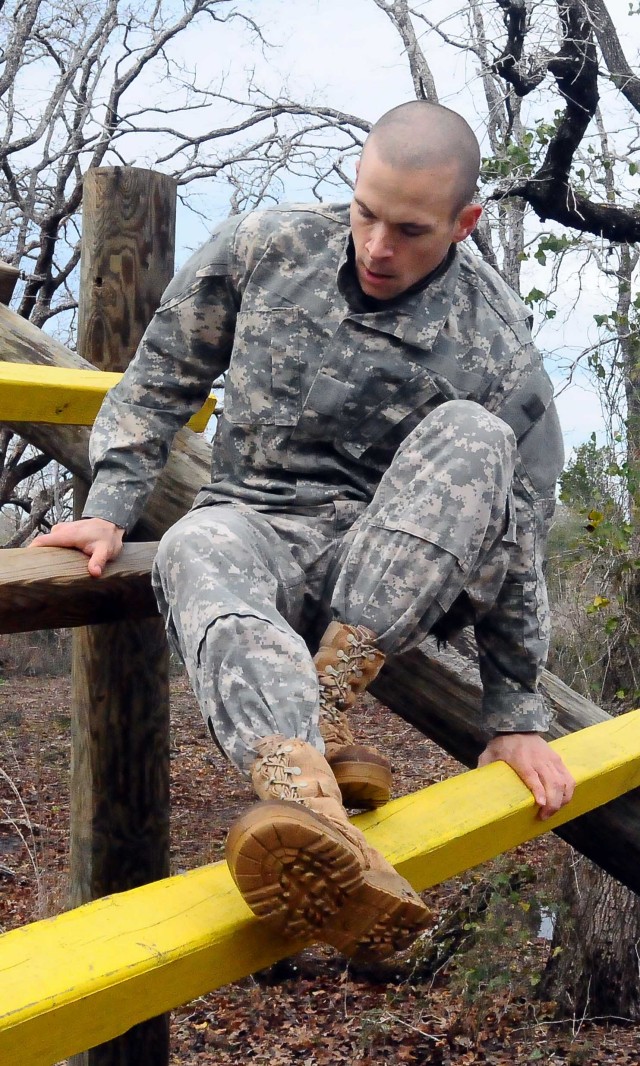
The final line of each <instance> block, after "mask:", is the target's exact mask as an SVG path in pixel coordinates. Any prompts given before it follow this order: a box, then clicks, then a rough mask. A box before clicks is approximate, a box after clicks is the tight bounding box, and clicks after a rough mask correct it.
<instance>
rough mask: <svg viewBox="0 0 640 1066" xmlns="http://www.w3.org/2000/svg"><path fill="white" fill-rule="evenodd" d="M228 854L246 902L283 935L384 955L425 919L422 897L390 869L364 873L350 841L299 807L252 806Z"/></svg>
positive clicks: (404, 943) (362, 954)
mask: <svg viewBox="0 0 640 1066" xmlns="http://www.w3.org/2000/svg"><path fill="white" fill-rule="evenodd" d="M226 854H227V862H228V863H229V868H230V870H231V874H232V877H233V879H234V881H235V883H236V885H237V887H238V889H239V891H240V893H241V895H242V897H243V898H244V900H245V902H246V903H247V905H248V906H249V907H250V908H251V910H252V911H253V913H254V914H256V915H257V916H258V917H260V918H263V919H265V920H266V921H268V922H269V925H270V926H271V928H273V929H274V931H276V932H278V933H280V934H281V935H282V936H284V937H286V938H287V939H298V938H300V939H306V940H320V941H323V942H325V943H328V944H331V945H332V947H335V948H337V949H338V951H340V952H342V954H344V955H346V956H348V957H358V958H362V959H364V960H366V959H368V958H371V959H373V958H384V957H385V956H387V955H391V954H393V953H394V952H396V951H400V950H403V949H404V948H407V947H409V945H410V944H411V943H413V941H414V940H415V938H416V936H417V935H418V934H419V933H420V932H421V930H422V929H424V928H425V927H426V925H427V924H428V922H429V911H428V909H427V908H426V907H425V905H424V904H423V903H422V900H421V899H420V897H419V896H417V895H416V894H415V893H414V892H413V889H412V888H411V886H410V885H409V884H408V882H407V881H405V880H404V878H402V877H400V875H399V874H398V873H396V871H395V870H393V868H392V867H389V870H388V871H378V870H370V869H369V870H366V869H365V868H364V861H363V858H362V855H361V853H360V851H359V849H358V848H356V847H355V845H353V844H351V842H350V841H349V840H348V839H347V838H346V837H345V836H344V835H343V834H342V833H341V832H340V831H339V830H338V829H336V828H335V827H334V825H333V824H332V823H331V822H330V821H328V820H327V819H325V818H324V817H323V816H322V815H319V814H315V813H314V812H312V811H309V810H307V809H306V808H305V807H302V806H301V805H299V804H296V803H288V802H285V801H279V800H275V801H273V802H266V803H261V804H259V805H257V806H256V807H252V808H251V809H250V810H249V811H247V813H246V814H245V815H243V816H242V817H241V818H240V819H239V820H238V821H237V822H235V823H234V825H233V826H232V828H231V831H230V833H229V836H228V838H227V844H226Z"/></svg>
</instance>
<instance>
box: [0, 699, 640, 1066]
mask: <svg viewBox="0 0 640 1066" xmlns="http://www.w3.org/2000/svg"><path fill="white" fill-rule="evenodd" d="M554 746H555V747H556V749H557V750H558V751H559V752H560V754H561V755H562V757H563V758H564V759H565V760H566V762H567V764H568V766H569V767H570V769H571V771H572V772H573V774H574V776H575V778H576V780H577V788H576V793H575V796H574V799H573V800H572V802H571V804H570V805H569V806H568V807H566V808H564V809H563V810H562V811H560V812H559V813H558V814H557V815H555V816H554V817H553V818H552V819H551V820H550V821H549V822H540V821H539V820H538V819H537V817H536V808H535V804H534V802H533V799H532V797H531V795H530V793H529V791H528V790H527V789H526V788H525V786H524V785H523V784H522V783H521V782H520V781H519V779H518V778H517V777H516V775H515V773H514V772H513V771H512V770H510V769H509V768H508V767H507V766H505V765H504V764H503V763H495V764H493V765H491V766H486V767H483V768H482V769H481V770H474V771H470V772H468V773H463V774H460V775H459V776H458V777H453V778H449V779H448V780H446V781H441V782H439V783H438V784H435V785H432V786H431V787H429V788H426V789H424V790H422V791H421V792H417V793H414V794H412V795H410V796H405V797H403V798H402V799H398V800H394V801H392V802H391V803H389V804H387V805H386V806H385V807H382V808H379V809H378V810H377V811H372V812H370V813H368V814H365V815H359V816H358V817H357V818H355V819H354V822H355V824H357V825H359V827H360V828H361V829H363V831H364V832H365V834H366V836H367V838H368V840H369V841H370V842H371V844H372V845H373V846H374V847H377V848H378V849H379V850H380V851H382V852H383V854H384V855H385V856H386V857H387V858H388V859H389V861H391V862H392V863H393V864H394V865H395V866H396V868H397V869H398V870H399V871H400V873H402V874H403V875H404V876H405V877H408V878H409V880H411V881H412V883H413V884H414V886H415V887H416V888H417V889H424V888H427V887H428V886H430V885H433V884H435V883H437V882H439V881H442V880H446V879H447V878H449V877H452V876H454V875H455V874H457V873H459V872H461V871H462V870H465V869H468V868H469V867H470V866H473V865H475V864H477V863H480V862H483V861H485V860H486V859H489V858H491V857H493V856H495V855H497V854H499V853H500V852H502V851H504V850H506V849H508V848H511V847H513V846H514V845H516V844H518V843H520V842H522V841H524V840H529V839H531V838H533V837H535V836H538V835H540V834H541V833H543V832H545V831H547V830H548V829H550V828H552V827H557V826H559V825H560V824H561V823H562V822H563V821H565V820H566V819H569V818H572V817H575V816H576V815H579V814H581V813H582V812H584V811H586V810H588V809H589V808H590V807H591V806H593V805H594V804H597V803H602V802H604V801H606V800H607V799H610V798H611V797H612V796H615V795H618V794H619V793H620V792H621V791H624V790H625V789H628V788H634V787H637V786H638V785H640V711H633V712H630V713H629V714H627V715H622V716H621V717H620V718H616V719H613V720H611V721H609V722H605V723H601V724H599V725H596V726H593V727H591V728H589V729H586V730H582V731H581V732H579V733H575V734H572V735H571V736H568V737H565V738H562V739H560V740H557V741H554ZM302 946H303V944H302V943H297V944H291V943H288V944H287V943H285V942H283V941H282V940H278V939H277V938H276V937H274V936H273V935H272V934H271V933H270V932H269V931H268V929H266V928H265V927H264V925H262V924H261V923H260V922H258V921H257V920H256V919H255V918H254V917H253V916H252V915H251V914H250V912H249V910H248V908H247V907H246V905H245V904H244V902H243V900H242V899H241V897H240V895H239V894H238V892H237V891H236V889H235V887H234V885H233V882H232V880H231V876H230V874H229V871H228V869H227V866H226V864H225V863H218V864H216V865H213V866H207V867H203V868H202V869H199V870H193V871H191V872H189V873H187V874H183V875H181V876H178V877H173V878H169V879H166V880H163V881H158V882H156V883H155V884H152V885H148V886H145V887H144V888H139V889H136V890H135V891H132V892H128V893H124V894H121V895H117V896H112V897H111V898H109V899H103V900H99V901H98V902H96V903H92V904H89V905H88V906H86V907H82V908H80V909H79V910H77V911H73V912H69V913H67V914H63V915H61V916H60V917H58V918H53V919H50V920H49V921H46V922H39V923H36V924H34V925H32V926H27V927H25V928H23V929H19V930H15V931H14V932H11V933H6V934H4V936H2V937H0V1061H2V1062H7V1063H9V1062H14V1061H15V1062H18V1061H26V1062H28V1063H29V1066H50V1064H51V1063H54V1062H56V1061H58V1060H59V1059H60V1058H62V1057H63V1056H65V1055H67V1054H70V1053H72V1052H74V1051H77V1050H78V1049H79V1048H81V1047H86V1046H87V1045H90V1044H92V1043H97V1042H98V1041H101V1040H106V1039H108V1038H110V1037H112V1036H114V1035H115V1034H117V1033H118V1032H122V1031H123V1030H124V1029H126V1028H128V1027H129V1026H130V1025H133V1024H135V1023H137V1022H139V1021H140V1020H141V1019H143V1018H146V1017H148V1016H150V1015H151V1014H153V1013H154V1012H157V1011H160V1010H167V1009H169V1008H170V1007H172V1006H177V1005H178V1004H181V1003H184V1002H188V1001H189V1000H190V999H193V998H195V997H196V996H198V995H201V994H204V993H205V992H207V991H209V990H211V989H213V988H216V987H220V986H222V985H224V984H227V983H228V982H230V981H234V980H238V979H239V978H241V977H243V976H246V975H248V974H250V973H252V972H255V971H256V970H258V969H261V968H263V967H264V966H267V965H269V964H270V963H272V962H275V961H276V960H277V959H279V958H283V957H285V956H286V955H288V954H292V953H293V952H294V951H296V950H298V949H299V948H301V947H302Z"/></svg>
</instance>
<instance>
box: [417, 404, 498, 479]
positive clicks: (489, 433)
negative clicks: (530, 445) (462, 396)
mask: <svg viewBox="0 0 640 1066" xmlns="http://www.w3.org/2000/svg"><path fill="white" fill-rule="evenodd" d="M411 438H415V440H414V442H413V443H414V447H415V445H416V444H419V443H420V442H421V441H422V442H423V443H424V446H425V448H428V447H431V446H433V443H434V441H437V442H438V443H439V444H440V445H441V446H442V447H445V448H446V449H447V450H451V449H453V450H455V451H460V452H461V453H463V454H465V455H466V456H467V459H468V460H471V458H472V456H473V454H474V453H476V454H478V455H480V453H483V456H484V458H485V459H486V457H488V455H489V454H490V455H491V456H493V457H494V458H495V460H496V461H497V462H499V463H500V465H505V464H506V465H507V466H511V467H513V464H514V463H515V456H516V447H517V445H516V438H515V434H514V432H513V430H512V429H511V427H510V426H509V425H507V423H506V422H504V421H503V420H502V419H501V418H499V417H498V416H497V415H494V414H492V412H491V411H487V410H486V408H484V407H483V406H482V404H479V403H476V402H475V400H447V401H446V402H445V403H443V404H440V406H439V407H436V408H435V410H434V411H432V412H430V414H428V415H427V416H426V418H423V420H422V422H420V423H419V425H418V426H416V428H415V429H414V431H413V433H412V434H410V437H409V438H407V441H409V440H411ZM405 443H406V442H405Z"/></svg>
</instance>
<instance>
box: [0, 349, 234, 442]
mask: <svg viewBox="0 0 640 1066" xmlns="http://www.w3.org/2000/svg"><path fill="white" fill-rule="evenodd" d="M121 377H122V374H113V373H110V372H109V371H106V370H102V371H96V370H78V369H75V368H74V369H71V368H69V367H61V366H41V365H40V364H36V363H4V362H0V416H1V417H2V421H3V422H50V423H60V424H62V425H65V426H91V425H93V422H94V421H95V417H96V415H97V413H98V411H99V410H100V405H101V403H102V401H103V400H104V397H105V395H106V393H107V391H108V390H109V389H112V388H113V386H114V385H116V384H117V382H118V381H119V380H120V378H121ZM215 406H216V399H215V396H213V395H211V396H209V398H208V399H207V401H206V403H205V404H204V405H203V406H202V407H201V409H200V410H199V411H198V412H197V414H195V415H193V417H192V418H191V419H190V421H189V423H188V425H189V427H190V429H193V430H195V431H196V433H201V432H202V431H203V430H204V428H205V427H206V425H207V423H208V421H209V419H210V418H211V415H212V414H213V412H214V410H215Z"/></svg>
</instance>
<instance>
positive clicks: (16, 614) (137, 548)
mask: <svg viewBox="0 0 640 1066" xmlns="http://www.w3.org/2000/svg"><path fill="white" fill-rule="evenodd" d="M155 551H156V543H155V542H152V543H148V544H134V543H128V544H125V545H124V547H123V550H122V554H121V555H120V556H119V558H118V559H117V560H116V561H115V562H113V563H110V564H109V566H108V567H107V568H106V570H105V572H104V573H103V575H102V577H99V578H92V577H90V576H89V573H88V571H87V561H88V560H87V558H86V556H84V555H83V554H82V553H81V552H78V551H71V550H68V549H66V548H5V549H4V550H3V551H0V633H26V632H33V631H34V630H38V629H58V628H65V627H73V626H86V625H93V624H95V623H99V622H116V621H121V620H122V619H124V618H126V619H128V620H129V621H134V620H136V619H139V618H151V617H154V616H155V615H157V613H158V609H157V606H156V601H155V597H154V595H153V592H152V589H151V582H150V580H149V574H150V570H151V564H152V562H153V557H154V555H155Z"/></svg>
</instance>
